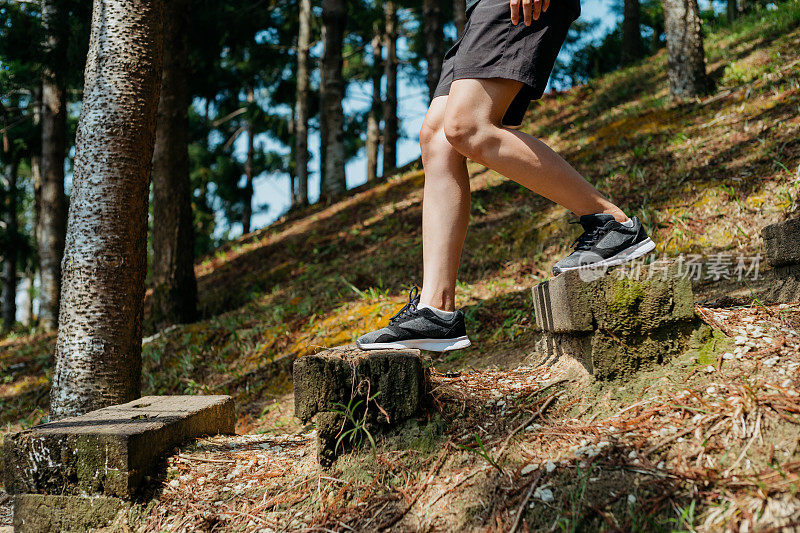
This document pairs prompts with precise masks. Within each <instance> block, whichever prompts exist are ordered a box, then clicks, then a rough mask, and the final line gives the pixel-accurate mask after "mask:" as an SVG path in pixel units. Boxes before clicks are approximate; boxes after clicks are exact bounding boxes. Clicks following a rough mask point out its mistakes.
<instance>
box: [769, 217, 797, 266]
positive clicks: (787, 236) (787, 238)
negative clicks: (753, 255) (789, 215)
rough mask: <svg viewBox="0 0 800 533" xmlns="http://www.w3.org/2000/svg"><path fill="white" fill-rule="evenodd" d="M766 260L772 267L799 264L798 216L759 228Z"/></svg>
mask: <svg viewBox="0 0 800 533" xmlns="http://www.w3.org/2000/svg"><path fill="white" fill-rule="evenodd" d="M761 236H762V237H763V239H764V248H765V252H766V253H765V255H766V258H767V262H768V263H769V264H770V265H771V266H773V267H782V266H788V265H797V264H800V218H793V219H789V220H785V221H783V222H779V223H777V224H771V225H769V226H766V227H765V228H764V229H763V230H761Z"/></svg>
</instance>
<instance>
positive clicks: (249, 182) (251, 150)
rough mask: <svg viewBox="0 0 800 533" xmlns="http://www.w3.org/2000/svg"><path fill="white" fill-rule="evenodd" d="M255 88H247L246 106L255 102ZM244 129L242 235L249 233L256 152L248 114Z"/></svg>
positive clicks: (250, 119) (250, 118)
mask: <svg viewBox="0 0 800 533" xmlns="http://www.w3.org/2000/svg"><path fill="white" fill-rule="evenodd" d="M255 101H256V98H255V90H254V89H253V86H252V85H251V86H250V87H248V88H247V106H248V107H252V105H253V103H255ZM245 120H246V121H247V122H246V124H245V130H246V132H247V159H246V160H245V162H244V177H245V182H244V209H243V210H242V235H247V234H248V233H250V224H251V221H252V218H253V158H254V157H255V154H256V144H255V143H256V141H255V127H254V126H253V118H252V117H250V116H248V117H247V118H246V119H245Z"/></svg>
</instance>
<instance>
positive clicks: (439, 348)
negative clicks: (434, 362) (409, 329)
mask: <svg viewBox="0 0 800 533" xmlns="http://www.w3.org/2000/svg"><path fill="white" fill-rule="evenodd" d="M470 344H472V343H471V342H470V341H469V338H468V337H467V336H466V335H464V336H463V337H456V338H455V339H408V340H404V341H397V342H372V343H359V344H358V347H359V348H361V349H362V350H387V349H389V350H391V349H398V348H416V349H417V350H429V351H431V352H449V351H450V350H460V349H461V348H466V347H467V346H469V345H470Z"/></svg>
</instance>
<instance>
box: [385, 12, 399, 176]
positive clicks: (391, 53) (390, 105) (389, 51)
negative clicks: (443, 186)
mask: <svg viewBox="0 0 800 533" xmlns="http://www.w3.org/2000/svg"><path fill="white" fill-rule="evenodd" d="M383 13H384V47H385V48H386V63H385V64H384V68H385V70H384V75H385V76H386V99H385V100H384V105H383V175H384V176H387V175H388V174H389V172H391V171H392V170H394V169H395V168H396V167H397V135H398V133H397V130H398V120H397V4H395V2H394V0H386V1H385V2H384V3H383Z"/></svg>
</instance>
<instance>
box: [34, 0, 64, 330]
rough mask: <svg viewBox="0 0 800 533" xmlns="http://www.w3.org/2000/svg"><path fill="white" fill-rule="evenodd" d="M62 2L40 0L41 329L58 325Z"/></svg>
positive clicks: (61, 249) (61, 207)
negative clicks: (42, 35) (42, 64)
mask: <svg viewBox="0 0 800 533" xmlns="http://www.w3.org/2000/svg"><path fill="white" fill-rule="evenodd" d="M63 4H64V2H63V0H42V25H43V27H44V32H45V39H46V40H45V67H44V70H43V73H42V157H41V173H42V186H41V205H40V210H41V211H40V215H39V222H40V225H41V228H40V239H39V243H38V245H39V271H40V273H41V284H42V286H41V291H40V295H39V319H40V321H39V323H40V326H41V327H42V329H44V330H45V331H52V330H54V329H56V327H58V308H59V295H60V289H61V259H62V257H63V255H64V238H65V234H66V210H67V207H66V198H65V197H64V159H65V155H66V130H67V96H66V92H67V91H66V82H65V75H64V72H63V69H64V65H65V64H66V61H67V54H66V49H67V36H68V31H69V24H68V20H67V17H68V14H67V10H66V8H65V6H64V5H63Z"/></svg>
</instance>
